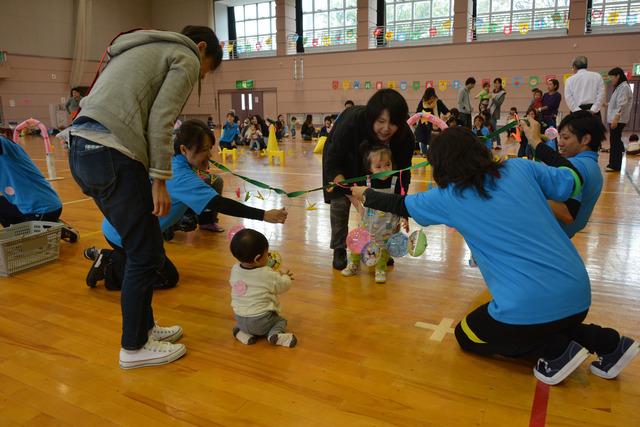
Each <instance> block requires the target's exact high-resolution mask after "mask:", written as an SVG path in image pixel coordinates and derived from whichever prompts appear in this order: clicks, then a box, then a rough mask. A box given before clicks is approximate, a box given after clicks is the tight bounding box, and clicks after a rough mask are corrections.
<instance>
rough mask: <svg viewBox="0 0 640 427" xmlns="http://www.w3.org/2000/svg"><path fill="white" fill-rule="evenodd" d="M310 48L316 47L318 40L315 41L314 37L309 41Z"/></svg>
mask: <svg viewBox="0 0 640 427" xmlns="http://www.w3.org/2000/svg"><path fill="white" fill-rule="evenodd" d="M311 46H313V47H318V39H317V38H315V37H314V38H313V39H312V40H311Z"/></svg>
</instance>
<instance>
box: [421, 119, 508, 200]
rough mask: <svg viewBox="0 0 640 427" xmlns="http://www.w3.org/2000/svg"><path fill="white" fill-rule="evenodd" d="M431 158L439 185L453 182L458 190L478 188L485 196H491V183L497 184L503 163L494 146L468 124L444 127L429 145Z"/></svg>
mask: <svg viewBox="0 0 640 427" xmlns="http://www.w3.org/2000/svg"><path fill="white" fill-rule="evenodd" d="M427 159H428V160H429V163H431V167H432V170H433V180H434V181H435V182H436V184H437V185H438V187H440V188H446V187H448V186H449V185H453V186H454V190H455V191H456V192H457V193H458V194H459V193H461V192H462V191H463V190H465V189H467V188H474V189H475V190H476V191H477V192H478V195H479V196H480V197H481V198H483V199H488V198H490V197H491V196H490V195H489V192H488V191H487V184H489V185H491V184H493V181H494V180H495V179H496V178H498V177H499V176H500V173H499V169H500V168H501V167H502V161H501V160H497V159H496V158H494V156H493V153H492V152H491V150H489V148H487V146H486V145H485V144H484V143H483V142H481V140H480V139H479V138H477V137H476V136H475V135H474V134H473V133H472V132H471V130H469V129H467V128H464V127H454V128H448V129H445V130H444V131H442V132H441V133H440V135H439V136H437V137H436V138H434V140H433V141H432V143H431V144H430V145H429V150H428V151H427ZM487 176H489V178H487ZM487 179H488V180H489V181H490V182H489V183H487V182H486V181H487Z"/></svg>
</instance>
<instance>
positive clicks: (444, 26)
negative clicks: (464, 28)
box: [442, 19, 451, 31]
mask: <svg viewBox="0 0 640 427" xmlns="http://www.w3.org/2000/svg"><path fill="white" fill-rule="evenodd" d="M442 29H443V30H445V31H449V30H450V29H451V19H447V20H446V21H444V22H443V23H442Z"/></svg>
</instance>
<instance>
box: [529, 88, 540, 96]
mask: <svg viewBox="0 0 640 427" xmlns="http://www.w3.org/2000/svg"><path fill="white" fill-rule="evenodd" d="M531 92H532V93H539V94H540V95H542V91H541V90H540V89H538V88H535V89H533V90H531Z"/></svg>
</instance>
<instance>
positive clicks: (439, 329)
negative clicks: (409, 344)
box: [414, 317, 454, 341]
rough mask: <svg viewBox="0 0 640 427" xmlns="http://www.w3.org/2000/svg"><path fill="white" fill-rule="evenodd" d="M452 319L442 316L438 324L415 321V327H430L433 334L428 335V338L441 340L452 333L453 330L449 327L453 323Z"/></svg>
mask: <svg viewBox="0 0 640 427" xmlns="http://www.w3.org/2000/svg"><path fill="white" fill-rule="evenodd" d="M453 322H454V320H453V319H449V318H448V317H444V318H443V319H442V320H441V321H440V324H439V325H434V324H432V323H424V322H416V323H415V325H414V326H415V327H417V328H422V329H430V330H432V331H433V334H431V336H430V337H429V339H430V340H433V341H442V340H443V339H444V337H445V336H446V335H447V333H449V334H453V332H454V330H453V328H452V327H451V325H453Z"/></svg>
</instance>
